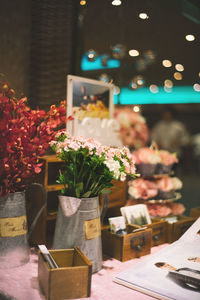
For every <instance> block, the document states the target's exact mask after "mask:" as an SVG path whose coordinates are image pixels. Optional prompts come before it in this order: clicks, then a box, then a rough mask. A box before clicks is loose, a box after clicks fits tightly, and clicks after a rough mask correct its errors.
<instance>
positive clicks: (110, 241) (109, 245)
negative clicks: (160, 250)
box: [102, 224, 152, 261]
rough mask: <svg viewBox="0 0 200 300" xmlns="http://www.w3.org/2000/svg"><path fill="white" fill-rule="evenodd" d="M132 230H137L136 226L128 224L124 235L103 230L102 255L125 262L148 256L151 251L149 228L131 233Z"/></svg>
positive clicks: (150, 231)
mask: <svg viewBox="0 0 200 300" xmlns="http://www.w3.org/2000/svg"><path fill="white" fill-rule="evenodd" d="M134 229H138V226H134V225H132V224H128V225H127V226H126V230H127V234H126V235H119V234H115V233H112V232H111V231H110V230H109V229H103V230H102V248H103V253H105V254H107V255H109V256H111V257H113V258H116V259H118V260H120V261H126V260H129V259H133V258H136V257H140V256H142V255H146V254H149V253H150V251H151V236H152V230H151V229H150V228H149V229H144V230H141V231H138V232H132V231H133V230H134Z"/></svg>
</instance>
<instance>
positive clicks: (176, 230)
mask: <svg viewBox="0 0 200 300" xmlns="http://www.w3.org/2000/svg"><path fill="white" fill-rule="evenodd" d="M194 221H195V218H191V217H186V216H178V220H177V221H176V222H174V223H169V222H168V243H173V242H175V241H176V240H178V239H179V238H180V237H181V236H182V235H183V234H184V232H185V231H186V230H187V229H188V228H189V227H190V226H191V225H192V224H193V223H194Z"/></svg>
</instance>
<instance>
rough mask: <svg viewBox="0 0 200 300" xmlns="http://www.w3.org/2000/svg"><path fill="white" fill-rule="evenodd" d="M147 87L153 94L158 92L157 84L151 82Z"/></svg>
mask: <svg viewBox="0 0 200 300" xmlns="http://www.w3.org/2000/svg"><path fill="white" fill-rule="evenodd" d="M149 89H150V92H152V93H154V94H156V93H158V92H159V89H158V86H157V85H156V84H151V85H150V87H149Z"/></svg>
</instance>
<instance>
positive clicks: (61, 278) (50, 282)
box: [38, 247, 92, 300]
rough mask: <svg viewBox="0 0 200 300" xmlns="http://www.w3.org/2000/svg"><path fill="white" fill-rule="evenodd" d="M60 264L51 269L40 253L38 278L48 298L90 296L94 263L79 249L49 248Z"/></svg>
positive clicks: (58, 299) (54, 299)
mask: <svg viewBox="0 0 200 300" xmlns="http://www.w3.org/2000/svg"><path fill="white" fill-rule="evenodd" d="M49 252H50V254H51V255H52V257H53V258H54V260H55V262H56V263H57V265H58V268H56V269H50V268H49V265H48V263H47V262H46V261H45V260H44V258H43V256H42V254H41V253H39V261H38V280H39V285H40V287H41V289H42V290H43V292H44V294H45V296H46V299H48V300H61V299H74V298H85V297H89V296H90V289H91V275H92V263H91V262H90V261H89V260H88V258H87V257H86V256H85V255H84V254H83V253H82V252H81V251H80V250H79V248H78V247H75V248H74V249H66V250H65V249H64V250H49Z"/></svg>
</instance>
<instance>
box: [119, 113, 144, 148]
mask: <svg viewBox="0 0 200 300" xmlns="http://www.w3.org/2000/svg"><path fill="white" fill-rule="evenodd" d="M114 116H115V119H117V120H118V122H119V124H120V137H121V139H122V143H123V144H124V146H126V147H129V148H130V149H138V148H141V147H144V146H145V145H146V144H147V142H148V138H149V129H148V127H147V124H146V120H145V118H144V117H143V116H142V115H141V114H140V113H139V112H134V111H133V110H132V109H130V108H122V109H119V108H116V109H115V113H114Z"/></svg>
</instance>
